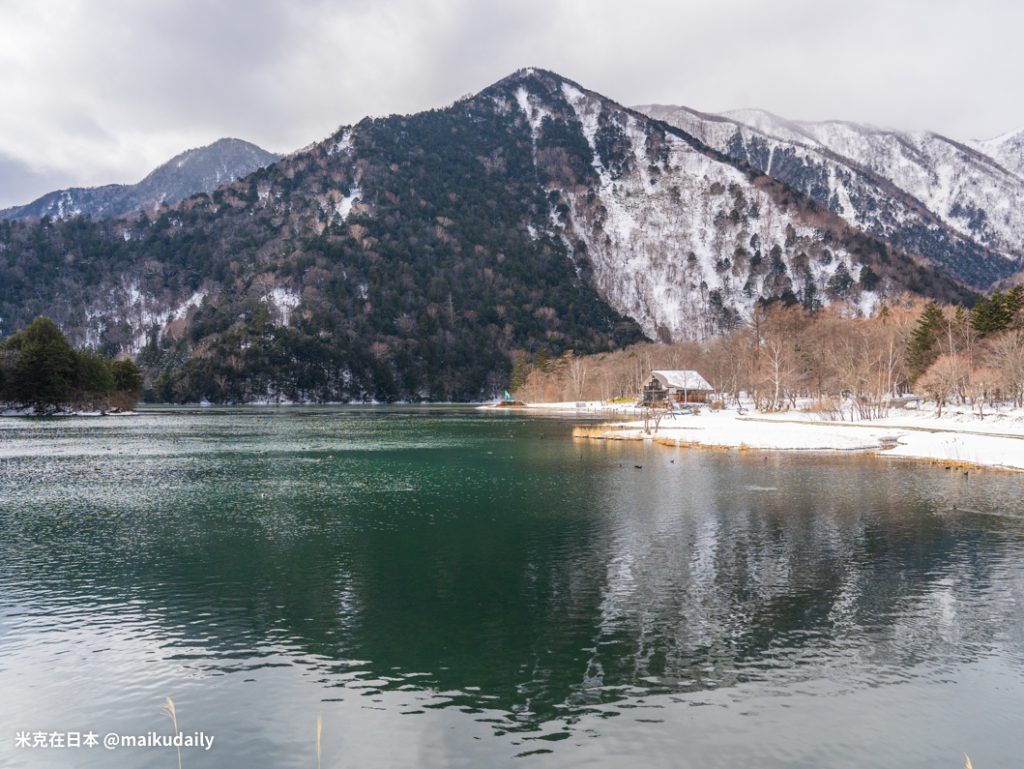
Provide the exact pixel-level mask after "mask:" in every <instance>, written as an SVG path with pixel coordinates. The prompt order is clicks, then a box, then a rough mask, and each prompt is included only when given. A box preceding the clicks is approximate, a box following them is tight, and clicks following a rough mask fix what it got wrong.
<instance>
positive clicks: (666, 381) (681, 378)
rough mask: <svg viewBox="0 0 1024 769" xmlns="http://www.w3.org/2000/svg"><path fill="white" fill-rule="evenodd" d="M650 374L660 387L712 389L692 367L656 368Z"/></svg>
mask: <svg viewBox="0 0 1024 769" xmlns="http://www.w3.org/2000/svg"><path fill="white" fill-rule="evenodd" d="M651 374H652V375H653V376H654V377H655V378H657V380H658V381H659V382H660V383H661V386H662V387H665V388H668V389H674V390H712V389H714V388H713V387H712V386H711V385H710V384H709V383H708V380H706V379H705V378H704V377H702V376H701V375H700V374H698V373H697V372H696V371H694V370H693V369H683V370H678V371H669V370H664V369H658V370H656V371H652V372H651Z"/></svg>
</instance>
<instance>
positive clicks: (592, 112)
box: [524, 83, 877, 340]
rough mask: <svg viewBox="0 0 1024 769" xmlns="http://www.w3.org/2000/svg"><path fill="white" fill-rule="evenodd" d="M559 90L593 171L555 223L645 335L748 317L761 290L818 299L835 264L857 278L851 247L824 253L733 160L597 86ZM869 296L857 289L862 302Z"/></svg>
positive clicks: (810, 231)
mask: <svg viewBox="0 0 1024 769" xmlns="http://www.w3.org/2000/svg"><path fill="white" fill-rule="evenodd" d="M561 88H562V93H563V95H564V97H565V98H566V99H567V100H568V102H569V104H570V105H571V107H572V110H573V112H574V114H575V117H576V119H577V121H578V125H579V127H580V130H582V133H583V136H584V137H585V139H586V141H587V144H588V145H589V147H590V149H591V150H592V155H593V159H592V164H593V169H594V171H595V173H596V177H597V178H596V179H595V180H594V184H592V185H591V186H589V187H588V188H587V189H583V190H574V189H569V190H566V191H565V195H566V197H567V198H568V204H569V214H568V215H567V216H565V217H562V218H559V220H558V221H559V223H560V224H562V225H563V226H565V228H566V230H567V231H568V233H569V236H570V237H569V239H570V241H578V242H581V243H583V244H585V247H586V248H585V251H586V253H587V254H588V256H589V258H590V261H591V262H592V264H593V267H594V280H595V285H596V286H597V288H598V290H599V291H600V292H601V293H602V294H603V295H604V296H605V297H607V298H608V300H609V301H610V302H611V303H612V306H613V307H615V308H616V309H617V310H619V311H620V312H622V313H624V314H626V315H629V316H630V317H632V318H634V319H635V320H637V321H638V322H639V323H640V326H641V328H643V329H644V331H645V333H647V335H648V336H650V337H651V338H661V339H666V340H667V339H681V338H702V337H706V336H709V335H711V334H713V333H714V332H715V331H717V330H719V328H721V327H722V326H728V325H730V324H732V323H736V322H738V321H739V320H741V319H746V318H749V317H750V312H751V309H752V307H753V305H754V303H755V302H756V301H757V300H758V298H761V297H766V298H769V297H773V296H781V295H782V294H784V293H785V292H787V291H789V292H791V293H792V294H793V295H794V296H796V297H798V298H802V299H804V300H805V301H808V302H813V301H814V298H815V297H818V298H820V299H826V298H827V297H828V284H829V281H830V280H832V279H833V277H834V276H835V275H836V273H837V271H839V272H840V274H842V273H845V274H846V275H847V276H848V277H849V280H850V283H852V282H853V281H855V280H856V279H857V278H858V277H859V275H860V270H861V267H860V265H858V264H856V263H854V262H853V260H852V259H851V257H850V255H849V254H848V253H846V252H845V251H844V250H842V249H835V248H834V249H832V250H831V251H830V250H829V249H828V248H827V247H826V245H825V243H824V238H823V232H822V230H820V229H819V228H817V227H814V226H809V225H807V224H805V223H804V222H803V221H801V219H800V218H799V217H798V216H797V215H796V214H795V213H794V212H791V211H782V210H780V208H779V206H778V205H777V204H776V202H775V201H774V200H773V199H772V198H771V196H770V195H768V194H767V193H765V192H764V191H762V190H760V189H758V188H757V187H756V186H755V185H754V184H753V183H752V182H751V181H750V180H748V179H747V177H746V175H745V174H744V173H743V172H741V171H739V170H738V169H737V168H735V167H733V166H732V165H729V164H728V163H724V162H721V161H719V160H716V159H714V158H712V157H710V156H709V155H708V154H706V153H704V152H701V151H700V150H698V149H696V148H694V147H693V146H691V144H689V143H688V142H686V141H685V140H684V139H682V138H680V137H679V136H675V135H673V134H670V133H665V132H662V131H659V130H658V129H657V128H656V127H654V126H652V125H651V124H650V121H647V120H644V119H643V118H641V117H638V116H634V115H632V114H629V113H628V112H627V111H626V110H623V109H621V108H618V107H617V106H615V105H613V104H612V103H610V102H608V101H606V100H604V99H601V98H600V97H597V96H596V95H593V94H588V93H585V92H583V91H582V90H581V89H579V88H577V87H576V86H574V85H571V84H569V83H562V86H561ZM524 101H525V102H526V103H529V100H528V99H527V100H524ZM537 111H540V108H536V109H534V112H537ZM783 245H786V246H787V247H788V248H787V250H785V251H784V250H783V249H782V246H783ZM846 288H849V286H847V287H846ZM876 298H877V297H876V295H875V294H874V293H873V292H862V293H861V294H860V295H859V300H860V301H861V302H862V303H863V305H864V307H865V309H866V310H869V309H870V308H871V306H872V305H873V303H874V301H875V300H876ZM819 301H820V300H819Z"/></svg>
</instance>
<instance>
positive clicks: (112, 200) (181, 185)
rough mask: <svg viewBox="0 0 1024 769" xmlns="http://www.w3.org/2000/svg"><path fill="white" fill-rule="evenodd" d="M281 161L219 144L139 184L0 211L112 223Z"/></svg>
mask: <svg viewBox="0 0 1024 769" xmlns="http://www.w3.org/2000/svg"><path fill="white" fill-rule="evenodd" d="M279 158H280V155H275V154H274V153H272V152H267V151H266V150H264V149H261V148H259V147H257V146H256V145H255V144H251V143H249V142H246V141H242V140H241V139H219V140H218V141H215V142H214V143H213V144H209V145H207V146H205V147H199V148H198V149H192V150H186V151H185V152H182V153H181V154H180V155H176V156H174V157H173V158H171V159H170V160H168V161H167V162H166V163H164V164H163V165H162V166H159V167H158V168H156V169H155V170H153V171H152V172H151V173H150V174H149V175H148V176H146V178H145V179H143V180H142V181H140V182H139V183H138V184H106V185H103V186H102V187H72V188H70V189H66V190H57V191H55V192H48V193H47V194H45V195H43V196H42V197H40V198H37V199H36V200H33V201H32V202H31V203H27V204H26V205H23V206H15V207H13V208H6V209H3V210H0V219H39V218H42V217H44V216H48V217H50V218H51V219H66V218H68V217H71V216H89V217H92V218H94V219H109V218H112V217H116V216H124V215H125V214H131V213H134V212H136V211H143V210H152V209H154V208H156V207H158V206H160V205H165V204H171V203H177V202H178V201H179V200H183V199H184V198H187V197H189V196H190V195H195V194H196V193H198V192H212V191H213V190H215V189H216V188H217V187H219V186H221V185H222V184H227V183H229V182H233V181H235V180H236V179H240V178H241V177H243V176H246V175H248V174H250V173H252V172H253V171H255V170H257V169H259V168H263V167H264V166H268V165H270V164H271V163H274V162H275V161H277V160H278V159H279Z"/></svg>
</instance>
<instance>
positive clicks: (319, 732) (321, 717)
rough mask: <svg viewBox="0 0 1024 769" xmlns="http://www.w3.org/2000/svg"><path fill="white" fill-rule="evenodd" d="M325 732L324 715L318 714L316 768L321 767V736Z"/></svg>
mask: <svg viewBox="0 0 1024 769" xmlns="http://www.w3.org/2000/svg"><path fill="white" fill-rule="evenodd" d="M323 732H324V715H323V713H317V714H316V769H320V736H321V735H322V734H323Z"/></svg>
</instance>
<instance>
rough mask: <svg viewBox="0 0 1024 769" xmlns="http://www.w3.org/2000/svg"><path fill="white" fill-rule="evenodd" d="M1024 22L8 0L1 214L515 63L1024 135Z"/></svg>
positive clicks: (744, 2) (431, 99) (567, 7)
mask: <svg viewBox="0 0 1024 769" xmlns="http://www.w3.org/2000/svg"><path fill="white" fill-rule="evenodd" d="M1022 21H1024V9H1022V8H1020V7H1017V6H1013V5H1010V4H1009V3H1006V2H996V1H995V0H985V1H983V2H973V3H970V4H968V3H966V2H961V0H942V1H939V2H923V1H922V0H910V1H908V2H904V3H901V4H900V5H899V6H898V7H892V6H891V4H887V3H885V2H881V0H864V2H861V3H857V4H849V3H840V2H823V1H822V0H819V1H818V2H807V0H776V2H774V3H771V4H770V6H769V4H765V3H759V2H756V0H736V2H734V3H731V4H729V6H728V7H727V8H723V7H722V6H721V5H715V4H706V3H705V4H697V3H692V2H684V3H671V4H669V3H664V2H652V1H651V0H634V2H632V3H629V4H628V5H624V4H621V3H612V2H608V1H607V0H592V1H591V2H584V1H583V0H573V1H572V2H555V3H551V2H548V3H544V2H540V0H519V2H510V1H509V0H497V1H495V2H491V3H474V2H472V1H471V0H420V1H419V2H416V1H414V0H396V1H395V2H376V3H375V2H370V1H369V0H347V1H346V2H327V1H326V0H302V1H301V2H290V3H281V2H271V0H256V1H255V2H246V3H242V2H234V1H221V2H203V1H202V0H180V1H179V2H174V3H171V2H152V3H145V4H142V3H136V2H131V1H130V0H110V2H106V3H104V4H103V6H102V8H100V9H96V8H95V7H90V6H89V4H87V3H86V2H85V0H64V1H58V2H52V3H46V4H31V5H30V4H24V3H17V2H14V1H13V0H0V67H2V70H3V72H4V78H3V80H2V81H0V99H2V102H3V104H4V105H5V109H4V110H3V112H2V113H0V207H6V206H10V205H16V204H21V203H27V202H29V201H30V200H32V199H34V198H36V197H38V196H39V195H41V194H43V193H45V192H48V191H50V190H53V189H57V188H60V187H69V186H92V185H98V184H105V183H112V182H121V183H132V182H135V181H138V180H139V179H141V178H142V177H143V176H145V174H146V173H148V172H149V171H151V170H152V169H153V168H154V167H156V166H157V165H159V164H160V163H162V162H165V161H166V160H168V159H169V158H170V157H172V156H174V155H176V154H178V153H179V152H181V151H183V150H185V149H188V148H191V147H197V146H203V145H206V144H209V143H211V142H213V141H215V140H216V139H218V138H221V137H224V136H234V137H237V138H240V139H245V140H247V141H251V142H254V143H256V144H258V145H260V146H261V147H264V148H265V149H268V150H271V151H273V152H281V153H287V152H290V151H293V150H295V149H297V148H299V147H302V146H304V145H306V144H308V143H310V142H312V141H316V140H318V139H321V138H323V137H325V136H327V135H328V134H330V133H331V132H332V131H334V130H335V129H336V128H338V127H339V126H340V125H345V124H350V123H354V122H356V121H358V120H359V119H361V118H362V117H364V116H366V115H385V114H390V113H410V112H417V111H420V110H423V109H429V108H432V107H438V106H443V105H445V104H448V103H451V102H452V101H453V100H455V99H457V98H459V97H460V96H463V95H465V94H467V93H472V92H476V91H479V90H481V89H483V88H485V87H486V86H488V85H489V84H491V83H492V82H494V81H496V80H499V79H501V78H502V77H505V76H506V75H508V74H510V73H511V72H513V71H514V70H516V69H519V68H520V67H524V66H538V67H544V68H546V69H551V70H554V71H556V72H558V73H559V74H561V75H564V76H566V77H568V78H570V79H572V80H575V81H577V82H579V83H581V84H582V85H584V86H585V87H587V88H589V89H592V90H594V91H597V92H599V93H602V94H604V95H606V96H608V97H610V98H612V99H614V100H616V101H619V102H621V103H624V104H627V105H635V104H646V103H662V104H682V105H686V106H689V107H692V108H695V109H699V110H703V111H707V112H722V111H727V110H732V109H743V108H762V109H767V110H769V111H771V112H775V113H777V114H780V115H782V116H784V117H787V118H791V119H798V120H826V119H841V120H853V121H857V122H864V123H871V124H874V125H879V126H884V127H891V128H899V129H905V130H934V131H937V132H939V133H943V134H946V135H948V136H950V137H952V138H956V139H960V140H970V139H984V138H990V137H992V136H996V135H1000V134H1004V133H1007V132H1009V131H1012V130H1016V129H1019V128H1024V105H1022V104H1021V103H1020V101H1019V100H1018V99H1015V98H1014V96H1015V95H1016V89H1017V87H1018V86H1019V84H1020V83H1021V82H1022V80H1024V77H1022V75H1024V63H1022V61H1021V59H1020V57H1019V56H1017V55H1016V54H1015V45H1016V40H1015V37H1016V35H1017V33H1016V30H1018V29H1020V28H1021V22H1022Z"/></svg>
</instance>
